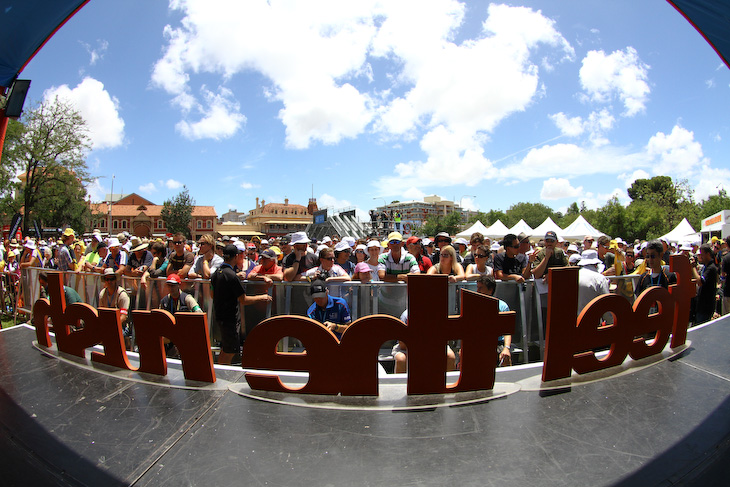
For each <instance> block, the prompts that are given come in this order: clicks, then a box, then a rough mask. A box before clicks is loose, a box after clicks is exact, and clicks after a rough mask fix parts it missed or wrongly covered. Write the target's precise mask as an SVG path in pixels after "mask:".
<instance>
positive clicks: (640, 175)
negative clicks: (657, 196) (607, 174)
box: [618, 169, 651, 189]
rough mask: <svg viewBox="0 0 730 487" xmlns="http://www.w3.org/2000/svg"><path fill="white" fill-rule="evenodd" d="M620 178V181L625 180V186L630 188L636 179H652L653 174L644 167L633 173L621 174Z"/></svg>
mask: <svg viewBox="0 0 730 487" xmlns="http://www.w3.org/2000/svg"><path fill="white" fill-rule="evenodd" d="M618 179H619V180H620V181H623V183H624V188H627V189H628V188H630V187H631V185H632V184H634V181H636V180H637V179H651V176H650V175H649V173H648V172H646V171H644V170H643V169H637V170H636V171H634V172H632V173H631V174H619V175H618Z"/></svg>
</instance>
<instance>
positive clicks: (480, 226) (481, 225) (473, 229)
mask: <svg viewBox="0 0 730 487" xmlns="http://www.w3.org/2000/svg"><path fill="white" fill-rule="evenodd" d="M488 231H489V229H488V228H487V227H485V226H484V223H482V222H480V221H479V220H477V221H476V223H474V225H472V226H470V227H469V228H467V229H466V230H464V231H461V232H459V233H457V234H456V236H457V237H463V238H465V239H467V240H468V239H469V237H471V234H472V233H475V232H479V233H481V234H482V235H488V233H487V232H488Z"/></svg>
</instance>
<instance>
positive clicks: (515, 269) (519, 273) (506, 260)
mask: <svg viewBox="0 0 730 487" xmlns="http://www.w3.org/2000/svg"><path fill="white" fill-rule="evenodd" d="M502 245H503V246H504V253H501V254H497V255H496V256H495V257H494V277H496V278H497V279H499V280H501V281H517V282H525V279H527V278H528V277H530V273H531V269H530V268H529V267H528V266H527V257H526V256H525V254H521V253H520V242H519V240H518V239H517V235H515V234H514V233H508V234H507V235H505V236H504V239H503V240H502Z"/></svg>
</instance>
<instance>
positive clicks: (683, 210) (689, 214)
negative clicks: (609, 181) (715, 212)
mask: <svg viewBox="0 0 730 487" xmlns="http://www.w3.org/2000/svg"><path fill="white" fill-rule="evenodd" d="M627 191H628V193H629V196H630V197H631V199H632V201H631V203H630V204H629V206H634V207H636V210H637V211H636V214H637V215H640V216H642V217H647V218H649V220H648V221H637V222H635V223H636V224H638V225H639V227H643V228H645V229H646V230H647V232H649V233H651V237H649V233H647V236H646V237H639V238H652V237H653V238H656V237H658V236H661V235H663V234H664V233H667V232H669V231H670V230H672V228H674V227H675V226H677V224H678V223H679V222H681V221H682V219H683V218H687V219H688V220H689V221H690V223H691V222H692V221H697V220H698V217H697V213H698V208H697V205H696V204H695V202H694V199H693V191H692V188H691V187H690V185H689V182H688V181H687V180H685V179H683V180H679V181H677V182H675V181H673V180H672V178H670V177H669V176H654V177H653V178H651V179H637V180H636V181H634V182H633V184H632V185H631V187H630V188H629V189H628V190H627ZM657 212H658V216H659V218H660V219H661V221H660V222H656V218H657Z"/></svg>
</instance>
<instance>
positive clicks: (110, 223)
mask: <svg viewBox="0 0 730 487" xmlns="http://www.w3.org/2000/svg"><path fill="white" fill-rule="evenodd" d="M112 204H114V174H112V190H111V194H110V195H109V223H108V224H107V227H106V228H107V231H108V232H109V237H111V236H112Z"/></svg>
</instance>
